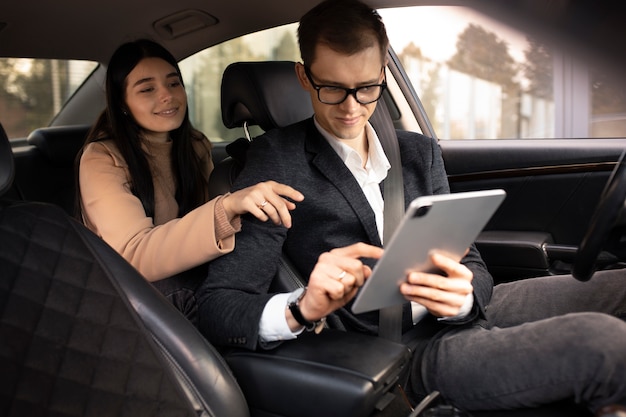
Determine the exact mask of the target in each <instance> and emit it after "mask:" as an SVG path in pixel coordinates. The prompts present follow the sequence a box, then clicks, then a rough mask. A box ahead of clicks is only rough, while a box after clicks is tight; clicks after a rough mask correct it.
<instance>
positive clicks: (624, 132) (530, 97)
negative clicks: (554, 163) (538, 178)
mask: <svg viewBox="0 0 626 417" xmlns="http://www.w3.org/2000/svg"><path fill="white" fill-rule="evenodd" d="M380 14H381V15H382V17H383V19H384V21H385V24H386V27H387V31H388V35H389V38H390V42H391V45H392V47H393V49H394V50H395V52H396V53H397V55H398V57H399V58H400V60H401V62H402V65H403V67H404V68H405V70H406V72H407V75H408V76H409V78H410V79H411V82H412V84H413V87H414V88H415V90H416V92H417V94H418V96H419V97H420V99H421V101H422V104H423V106H424V108H425V110H426V112H427V114H428V117H429V118H430V121H431V123H432V125H433V127H434V129H435V132H436V134H437V136H438V137H439V138H440V139H502V138H578V137H624V136H626V88H624V87H625V86H624V84H623V83H622V82H619V81H617V80H618V79H617V78H616V77H615V78H614V77H611V75H610V72H609V71H608V70H606V69H602V68H596V67H594V66H593V62H588V61H591V60H581V59H577V58H575V57H573V56H571V55H568V54H567V53H566V52H565V51H564V50H561V49H564V48H558V47H555V46H554V45H547V44H545V43H542V42H541V41H540V40H539V39H536V38H533V37H532V36H529V35H527V34H525V33H521V32H519V31H516V30H513V29H512V28H510V27H506V26H503V24H502V23H501V22H496V21H494V20H492V19H490V18H488V17H486V16H484V15H481V14H480V13H478V12H476V11H474V10H472V9H469V8H464V7H440V6H437V7H435V6H433V7H430V6H428V7H427V6H419V7H412V8H411V7H409V8H397V9H384V10H380Z"/></svg>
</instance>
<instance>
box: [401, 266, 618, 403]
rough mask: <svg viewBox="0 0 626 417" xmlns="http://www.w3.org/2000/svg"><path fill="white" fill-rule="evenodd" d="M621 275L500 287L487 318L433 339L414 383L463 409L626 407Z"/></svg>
mask: <svg viewBox="0 0 626 417" xmlns="http://www.w3.org/2000/svg"><path fill="white" fill-rule="evenodd" d="M618 317H620V318H622V319H623V318H624V317H626V270H615V271H603V272H598V273H596V274H595V275H594V276H593V277H592V278H591V280H590V281H588V282H586V283H582V282H579V281H576V280H575V279H574V278H572V277H571V276H552V277H545V278H534V279H528V280H523V281H518V282H512V283H507V284H501V285H497V286H496V287H495V288H494V293H493V298H492V301H491V303H490V304H489V306H488V307H487V320H486V321H483V322H480V323H478V324H475V325H473V326H466V327H462V328H458V329H455V330H453V331H451V332H448V333H446V334H445V335H444V336H442V337H440V338H438V339H436V340H433V341H432V342H431V343H430V344H429V346H428V348H427V349H426V351H425V353H424V356H423V357H422V360H421V362H419V364H417V365H416V366H414V367H413V371H412V378H422V380H423V383H424V386H425V387H426V389H427V390H429V391H432V390H438V391H439V392H441V394H442V395H443V396H444V397H445V398H446V399H447V400H449V401H450V402H451V403H453V404H454V405H456V406H457V407H459V408H462V409H466V410H490V409H509V408H525V407H533V406H537V405H541V404H547V403H551V402H555V401H558V400H563V399H568V398H570V399H573V400H575V401H576V402H580V403H583V404H586V405H587V406H588V407H589V408H590V409H591V410H592V411H595V410H597V409H598V408H600V407H602V406H604V405H606V404H614V403H619V404H626V322H625V321H623V320H621V319H620V318H618Z"/></svg>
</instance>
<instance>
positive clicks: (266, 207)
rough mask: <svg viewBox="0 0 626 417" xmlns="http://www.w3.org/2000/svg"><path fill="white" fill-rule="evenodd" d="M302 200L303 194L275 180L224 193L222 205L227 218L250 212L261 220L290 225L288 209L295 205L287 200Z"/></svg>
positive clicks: (293, 207)
mask: <svg viewBox="0 0 626 417" xmlns="http://www.w3.org/2000/svg"><path fill="white" fill-rule="evenodd" d="M287 198H289V199H291V200H293V201H302V200H304V196H303V195H302V194H301V193H300V192H298V191H297V190H295V189H294V188H292V187H290V186H288V185H285V184H280V183H277V182H275V181H266V182H260V183H258V184H256V185H253V186H251V187H247V188H244V189H242V190H239V191H235V192H233V193H231V194H228V195H226V196H225V197H224V198H223V199H222V205H223V206H224V211H226V215H227V216H228V219H229V220H231V219H233V218H234V217H235V216H237V215H241V214H244V213H250V214H252V215H254V217H256V218H257V219H259V220H261V221H267V220H269V219H271V220H272V221H273V222H274V223H275V224H282V225H283V226H285V227H291V215H290V214H289V211H290V210H293V209H295V208H296V205H295V204H294V203H293V202H291V201H289V200H287Z"/></svg>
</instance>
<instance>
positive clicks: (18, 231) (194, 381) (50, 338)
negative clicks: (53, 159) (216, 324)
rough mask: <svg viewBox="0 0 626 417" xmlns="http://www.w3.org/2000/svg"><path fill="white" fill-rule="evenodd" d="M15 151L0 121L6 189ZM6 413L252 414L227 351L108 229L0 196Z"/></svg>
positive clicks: (1, 409) (0, 410)
mask: <svg viewBox="0 0 626 417" xmlns="http://www.w3.org/2000/svg"><path fill="white" fill-rule="evenodd" d="M13 177H14V163H13V156H12V151H11V146H10V143H9V141H8V139H7V136H6V133H5V132H4V130H3V129H2V127H1V126H0V198H2V196H3V194H4V193H5V192H6V191H7V190H9V189H10V187H11V182H12V180H13ZM0 369H2V374H1V376H0V380H1V382H0V415H2V416H43V415H47V416H52V415H54V416H60V417H63V416H67V417H70V416H87V415H98V416H211V417H247V416H249V411H248V408H247V404H246V400H245V398H244V396H243V394H242V392H241V390H240V388H239V386H238V384H237V382H236V381H235V379H234V377H233V376H232V373H231V372H230V370H229V368H228V366H227V365H226V364H225V362H224V361H223V359H222V357H221V356H220V355H219V354H218V353H217V351H216V350H215V349H214V348H213V347H212V346H211V345H210V344H209V343H207V341H206V340H205V339H204V338H203V337H202V336H201V335H200V334H199V333H198V332H197V330H196V329H195V328H194V327H193V325H191V323H190V322H188V321H187V320H186V319H185V318H184V317H183V316H182V315H181V314H180V313H179V312H178V311H177V310H175V309H174V307H173V306H172V305H170V304H169V302H167V300H166V299H165V298H164V297H163V296H162V295H161V294H160V293H158V292H157V291H156V290H155V289H154V288H153V287H152V286H151V285H150V284H149V283H148V282H147V281H146V280H145V279H144V278H143V277H141V276H140V274H139V273H138V272H137V271H136V270H135V269H134V268H132V267H131V266H130V265H129V264H128V263H127V262H126V261H125V260H124V259H123V258H122V257H121V256H119V255H118V254H117V252H115V251H114V250H113V249H112V248H110V247H109V246H108V245H107V244H106V243H104V241H103V240H102V239H100V238H99V237H97V236H96V235H94V234H93V233H91V232H90V231H89V230H88V229H87V228H86V227H84V226H83V225H82V224H80V223H78V222H77V221H75V220H73V219H72V218H70V217H69V216H68V215H67V213H65V212H64V211H63V210H62V209H61V208H59V207H58V206H56V205H52V204H47V203H36V202H24V201H10V200H6V199H2V200H0Z"/></svg>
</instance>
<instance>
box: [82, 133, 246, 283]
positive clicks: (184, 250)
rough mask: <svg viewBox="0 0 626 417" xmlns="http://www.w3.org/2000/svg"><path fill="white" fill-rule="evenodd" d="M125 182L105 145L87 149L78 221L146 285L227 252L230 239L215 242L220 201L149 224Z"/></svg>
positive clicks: (120, 163) (230, 247) (123, 172)
mask: <svg viewBox="0 0 626 417" xmlns="http://www.w3.org/2000/svg"><path fill="white" fill-rule="evenodd" d="M129 183H130V181H129V177H128V173H127V169H126V168H125V162H124V161H123V160H121V158H120V157H119V155H117V154H116V152H115V151H113V150H112V149H111V148H110V147H109V146H107V144H106V143H103V142H95V143H92V144H90V145H89V146H87V148H86V149H85V152H84V153H83V155H82V157H81V160H80V168H79V185H80V190H81V206H82V211H83V221H84V222H85V224H86V225H87V227H89V228H90V229H91V230H92V231H94V232H95V233H96V234H97V235H98V236H100V237H101V238H102V239H104V241H106V242H107V243H108V244H109V245H111V246H112V247H113V248H114V249H115V250H116V251H117V252H119V253H120V254H121V255H122V256H123V257H124V258H125V259H126V260H127V261H128V262H130V263H131V264H132V265H133V266H134V267H135V268H136V269H137V270H139V272H140V273H141V274H142V275H143V276H144V277H145V278H146V279H147V280H148V281H156V280H159V279H163V278H167V277H169V276H172V275H175V274H177V273H180V272H182V271H185V270H188V269H190V268H193V267H195V266H198V265H201V264H203V263H205V262H208V261H210V260H213V259H215V258H216V257H218V256H221V255H223V254H225V253H229V252H231V251H232V250H233V248H234V245H235V241H234V239H235V238H234V235H233V234H230V235H228V234H227V233H220V235H221V237H220V238H219V239H218V237H217V235H216V228H217V227H218V226H219V227H221V228H223V227H224V224H223V223H222V221H223V220H222V221H220V220H218V222H216V218H217V219H220V217H219V216H220V215H219V214H218V213H216V209H217V207H218V206H219V205H220V204H219V200H220V199H221V198H222V197H217V198H215V199H213V200H211V201H209V202H207V203H205V204H203V205H202V206H200V207H198V208H196V209H195V210H193V211H191V212H189V213H188V214H186V215H185V216H183V217H182V218H176V219H173V220H170V221H168V222H166V223H164V224H162V225H155V224H154V221H153V219H152V218H151V217H147V216H146V213H145V211H144V209H143V206H142V204H141V201H140V200H139V199H138V198H137V197H136V196H135V195H134V194H133V193H132V192H131V191H130V184H129ZM221 210H222V212H223V208H222V209H221ZM224 218H225V217H224ZM226 222H227V221H226ZM218 223H219V224H218Z"/></svg>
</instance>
